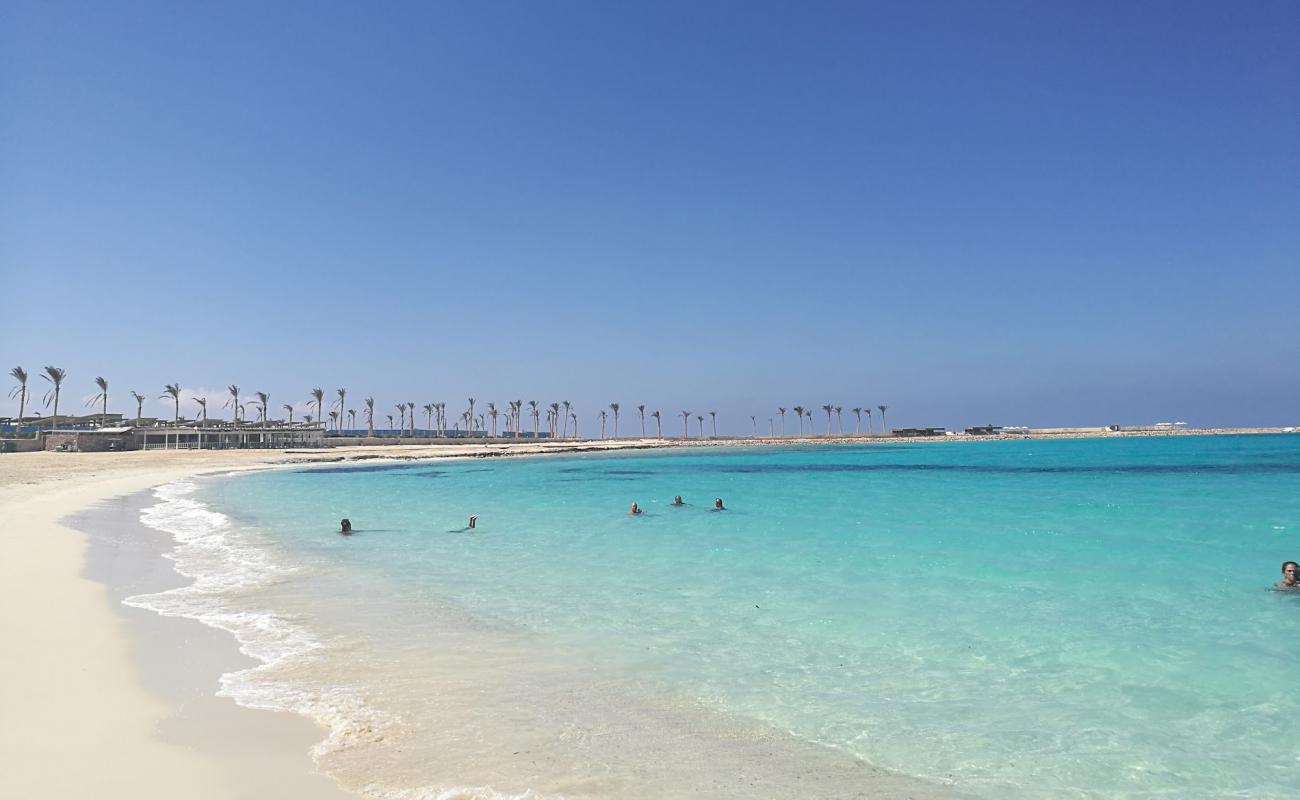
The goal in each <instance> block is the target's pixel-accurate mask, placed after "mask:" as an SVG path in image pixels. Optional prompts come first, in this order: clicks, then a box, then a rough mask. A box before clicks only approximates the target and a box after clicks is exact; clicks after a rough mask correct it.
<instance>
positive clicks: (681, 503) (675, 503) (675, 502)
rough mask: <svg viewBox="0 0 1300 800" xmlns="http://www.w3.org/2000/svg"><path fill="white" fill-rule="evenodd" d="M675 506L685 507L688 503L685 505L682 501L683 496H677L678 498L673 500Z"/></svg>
mask: <svg viewBox="0 0 1300 800" xmlns="http://www.w3.org/2000/svg"><path fill="white" fill-rule="evenodd" d="M673 505H675V506H684V505H686V503H685V501H683V500H682V496H681V495H680V494H679V495H677V496H676V497H674V498H673Z"/></svg>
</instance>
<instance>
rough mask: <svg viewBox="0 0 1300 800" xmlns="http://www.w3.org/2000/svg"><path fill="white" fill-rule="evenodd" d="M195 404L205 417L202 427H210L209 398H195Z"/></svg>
mask: <svg viewBox="0 0 1300 800" xmlns="http://www.w3.org/2000/svg"><path fill="white" fill-rule="evenodd" d="M194 402H196V403H198V404H199V410H200V412H201V414H202V417H203V425H202V426H201V427H204V428H206V427H208V398H206V397H196V398H194Z"/></svg>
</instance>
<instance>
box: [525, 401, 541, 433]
mask: <svg viewBox="0 0 1300 800" xmlns="http://www.w3.org/2000/svg"><path fill="white" fill-rule="evenodd" d="M528 412H529V413H530V414H532V415H533V438H534V439H536V438H537V435H538V433H539V431H538V430H537V429H538V428H540V427H541V425H542V419H541V415H540V414H539V413H538V410H537V401H536V400H529V401H528Z"/></svg>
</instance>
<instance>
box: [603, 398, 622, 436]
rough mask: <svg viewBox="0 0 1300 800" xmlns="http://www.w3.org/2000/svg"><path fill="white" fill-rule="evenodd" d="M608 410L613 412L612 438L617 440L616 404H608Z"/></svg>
mask: <svg viewBox="0 0 1300 800" xmlns="http://www.w3.org/2000/svg"><path fill="white" fill-rule="evenodd" d="M609 410H610V411H613V412H614V438H615V439H617V438H618V403H610V404H609ZM602 438H604V437H602Z"/></svg>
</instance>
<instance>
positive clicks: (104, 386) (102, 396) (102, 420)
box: [86, 378, 108, 428]
mask: <svg viewBox="0 0 1300 800" xmlns="http://www.w3.org/2000/svg"><path fill="white" fill-rule="evenodd" d="M95 385H96V386H98V387H99V394H97V395H95V396H94V397H92V398H90V399H89V400H87V401H86V408H90V407H91V406H93V405H94V404H95V403H97V402H99V401H101V400H102V401H103V403H104V410H103V411H102V412H100V415H99V427H101V428H102V427H104V426H105V425H107V424H108V381H106V380H104V379H103V378H95Z"/></svg>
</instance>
